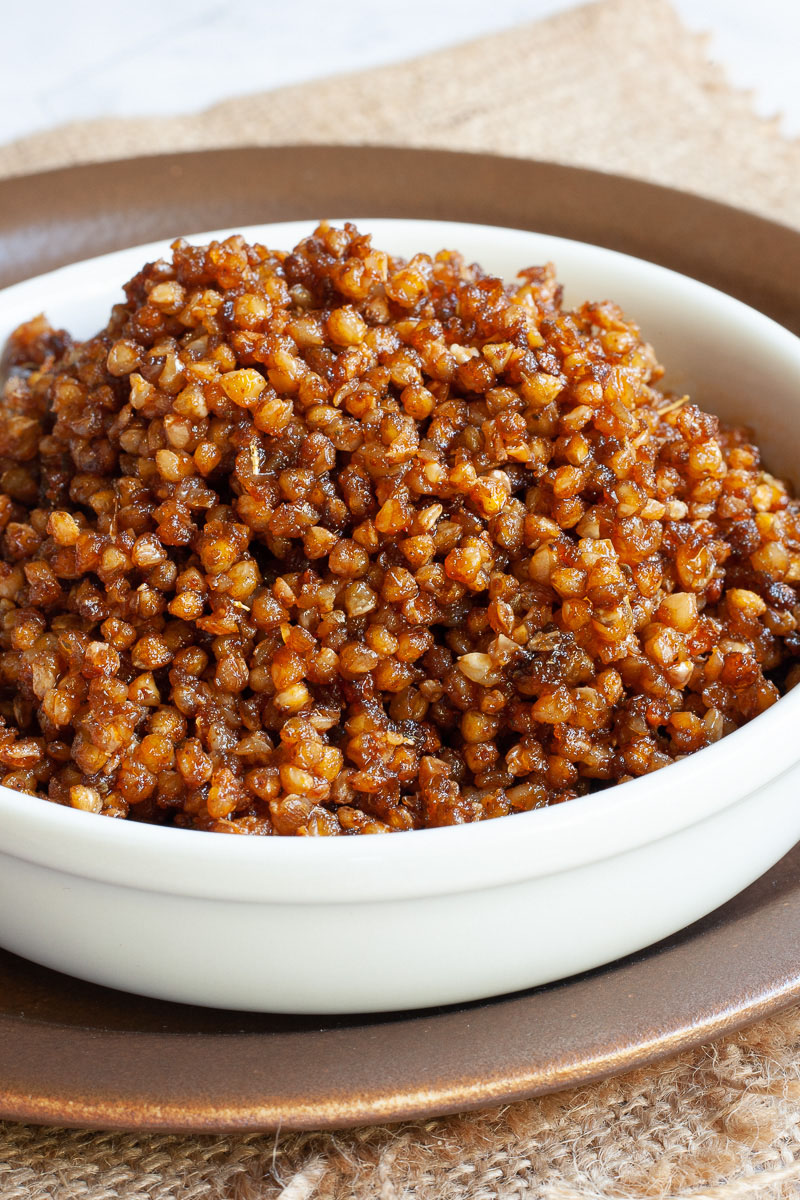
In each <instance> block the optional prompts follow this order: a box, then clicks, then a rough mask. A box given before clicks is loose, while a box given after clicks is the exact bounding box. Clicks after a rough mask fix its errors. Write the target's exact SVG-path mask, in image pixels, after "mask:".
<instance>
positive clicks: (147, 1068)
mask: <svg viewBox="0 0 800 1200" xmlns="http://www.w3.org/2000/svg"><path fill="white" fill-rule="evenodd" d="M346 213H354V214H356V215H370V216H376V217H378V216H381V217H391V216H402V217H427V218H441V219H446V220H455V221H478V222H484V223H487V224H492V225H507V226H511V227H515V228H521V229H537V230H540V231H543V232H547V233H555V234H560V235H562V236H565V237H576V238H580V239H582V240H585V241H591V242H596V243H598V244H600V245H604V246H610V247H612V248H614V249H617V250H624V251H627V252H628V253H632V254H637V255H639V256H640V257H642V258H647V259H650V260H652V261H654V262H659V263H662V264H664V265H666V266H669V267H672V268H674V269H676V270H679V271H683V272H684V273H685V274H688V275H693V276H694V277H696V278H698V279H702V280H704V281H705V282H707V283H711V284H714V285H715V286H716V287H720V288H722V289H723V290H725V291H728V292H730V293H732V294H733V295H735V296H738V297H740V298H741V299H743V300H745V301H747V302H748V303H750V304H753V305H754V306H756V307H757V308H760V309H762V310H763V311H764V312H766V313H768V314H769V315H770V316H773V317H775V318H776V319H777V320H779V321H782V322H783V323H784V324H786V325H788V326H789V327H790V328H794V329H795V330H800V305H798V303H797V285H796V280H797V278H798V277H799V276H800V233H797V232H793V231H792V230H790V229H787V228H784V227H782V226H779V225H774V224H771V223H770V222H768V221H764V220H761V219H759V218H757V217H754V216H752V215H749V214H747V213H743V212H739V211H737V210H735V209H731V208H726V207H725V206H723V205H719V204H714V203H712V202H711V201H707V200H702V199H699V198H697V197H693V196H688V195H685V194H682V193H679V192H674V191H670V190H669V189H666V188H659V187H654V186H652V185H648V184H643V183H637V182H634V181H632V180H627V179H620V178H617V177H614V176H610V175H602V174H599V173H597V172H592V171H584V170H578V169H573V168H568V167H558V166H554V165H552V164H547V163H532V162H524V161H521V160H514V159H502V158H494V157H491V156H489V155H475V156H473V155H467V154H445V153H440V152H432V151H431V152H429V151H414V150H385V149H364V148H359V149H337V148H330V147H317V148H309V147H303V148H297V147H288V148H280V149H272V150H260V149H251V150H224V151H210V152H207V153H199V154H181V155H175V156H171V157H164V158H146V159H137V160H135V161H127V162H119V163H109V164H102V165H97V166H88V167H76V168H71V169H68V170H64V171H55V172H50V173H47V174H42V175H35V176H27V177H25V178H21V179H13V180H7V181H5V182H2V183H0V285H5V284H8V283H12V282H14V281H15V280H18V279H22V278H25V277H27V276H30V275H34V274H38V273H39V272H41V271H46V270H49V269H51V268H52V267H55V266H59V265H61V264H63V263H66V262H72V261H75V260H78V259H81V258H86V257H88V256H90V255H94V254H101V253H104V252H106V251H108V250H116V249H120V248H122V247H124V246H130V245H135V244H137V243H139V242H146V241H150V240H152V239H154V238H160V237H168V236H171V235H173V234H174V235H177V234H179V233H186V234H188V233H192V232H198V231H201V230H204V229H213V228H222V227H225V226H236V225H245V224H252V223H256V222H260V221H279V220H289V219H295V218H296V219H302V218H304V217H308V218H309V220H313V219H314V218H317V217H321V216H326V215H342V214H346ZM27 315H28V314H27V313H20V317H21V318H23V317H25V316H27ZM799 867H800V847H799V848H797V849H796V850H795V851H793V852H792V853H791V854H790V855H788V856H787V857H786V858H784V859H783V860H782V862H780V863H779V864H778V865H777V866H776V867H774V868H773V870H772V871H770V872H769V873H768V874H767V875H765V876H763V877H762V878H761V879H760V880H759V881H758V882H757V883H755V884H754V885H753V886H752V887H751V888H748V890H747V891H746V892H743V893H742V894H741V895H740V896H738V897H737V898H736V899H735V900H733V901H731V903H730V904H727V905H725V906H724V907H723V908H721V909H718V910H717V911H716V912H715V913H712V914H711V915H710V916H708V917H706V918H705V919H704V920H703V921H700V922H698V923H697V924H695V925H693V926H691V927H690V928H689V929H687V930H684V931H683V932H682V933H680V934H678V935H676V936H675V937H673V938H670V939H668V940H667V941H665V942H662V943H660V944H659V945H658V946H655V947H653V948H651V949H650V950H648V951H645V952H644V953H642V954H638V955H634V956H633V957H631V958H629V959H625V960H624V961H622V962H619V963H615V964H612V965H611V966H609V967H605V968H603V969H601V970H598V971H593V972H591V973H589V974H587V975H583V976H579V977H576V978H573V979H569V980H567V981H565V982H563V983H560V984H553V985H551V986H549V987H545V988H538V989H534V990H532V991H527V992H520V993H517V994H515V995H513V996H504V997H500V998H499V999H496V1000H491V1001H486V1002H483V1003H479V1004H471V1005H465V1006H457V1007H452V1008H447V1009H437V1010H428V1011H425V1012H416V1013H404V1014H393V1015H385V1016H368V1017H333V1018H324V1017H300V1018H292V1017H280V1016H277V1017H276V1016H264V1015H255V1014H241V1013H228V1012H218V1011H214V1010H210V1009H199V1008H189V1007H184V1006H181V1005H175V1004H167V1003H161V1002H157V1001H152V1000H143V999H141V998H138V997H135V996H128V995H125V994H123V993H121V992H114V991H110V990H107V989H104V988H100V987H95V986H93V985H91V984H87V983H81V982H79V981H77V980H73V979H70V978H68V977H67V976H64V975H59V974H56V973H55V972H53V971H48V970H45V969H44V968H42V967H37V966H34V965H32V964H31V963H28V962H26V961H24V960H23V959H20V958H16V957H15V956H13V955H11V954H6V953H4V952H2V951H0V1116H5V1117H9V1118H16V1119H20V1120H33V1121H43V1122H50V1123H57V1124H62V1125H90V1126H102V1127H108V1128H123V1129H133V1128H137V1129H169V1130H234V1129H274V1128H278V1127H281V1128H284V1129H290V1128H294V1129H297V1128H300V1129H303V1128H324V1127H335V1126H342V1125H349V1124H359V1123H363V1122H370V1121H385V1120H397V1119H400V1118H405V1117H411V1116H421V1115H431V1114H438V1113H445V1112H452V1111H457V1110H460V1109H466V1108H470V1107H478V1106H480V1105H485V1104H490V1103H499V1102H502V1101H508V1100H513V1099H519V1098H521V1097H524V1096H532V1095H536V1094H537V1093H541V1092H546V1091H551V1090H554V1089H556V1088H560V1087H564V1086H567V1085H569V1084H575V1083H578V1082H581V1081H588V1080H592V1079H598V1078H601V1077H602V1076H604V1075H608V1074H611V1073H613V1072H615V1071H621V1070H624V1069H626V1068H630V1067H633V1066H637V1065H641V1064H643V1063H647V1062H652V1061H653V1060H655V1059H657V1058H659V1057H662V1056H664V1055H666V1054H670V1053H673V1052H674V1051H677V1050H679V1049H682V1048H685V1047H687V1046H691V1045H694V1044H697V1043H699V1042H702V1041H705V1040H708V1039H709V1038H712V1037H716V1036H719V1035H720V1034H723V1033H726V1032H728V1031H730V1030H733V1029H736V1028H738V1027H740V1026H742V1025H744V1024H746V1023H747V1022H748V1021H752V1020H754V1019H755V1018H757V1017H759V1016H763V1015H765V1014H767V1013H770V1012H774V1011H776V1010H777V1009H779V1008H781V1007H783V1006H786V1005H788V1004H790V1003H791V1002H792V1001H795V1000H800V882H798V868H799ZM211 969H213V967H212V968H211Z"/></svg>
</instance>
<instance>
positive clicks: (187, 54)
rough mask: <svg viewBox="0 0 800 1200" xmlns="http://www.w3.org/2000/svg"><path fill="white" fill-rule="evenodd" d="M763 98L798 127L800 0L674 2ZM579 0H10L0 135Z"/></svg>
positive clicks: (505, 21) (171, 106)
mask: <svg viewBox="0 0 800 1200" xmlns="http://www.w3.org/2000/svg"><path fill="white" fill-rule="evenodd" d="M641 2H642V4H647V3H649V0H641ZM672 3H673V5H674V6H675V8H676V9H677V10H678V12H679V13H680V15H681V17H682V18H683V20H684V22H685V24H686V25H687V26H688V27H689V28H691V29H694V30H699V31H705V32H707V33H708V34H709V35H710V40H709V52H710V55H711V57H712V58H713V59H714V60H715V61H716V62H718V63H719V64H721V65H722V66H723V68H724V69H725V71H726V73H727V75H728V78H729V80H730V81H731V82H732V83H733V84H734V85H736V86H738V87H742V88H748V89H752V90H753V92H754V106H755V107H756V109H757V111H759V112H760V113H762V114H763V115H765V116H780V117H781V122H782V128H783V130H784V132H786V133H788V134H790V135H792V136H800V0H672ZM573 6H574V0H488V2H487V0H403V3H402V4H395V3H393V2H392V0H338V2H333V0H133V2H132V3H128V4H125V5H124V6H123V5H121V4H116V3H114V0H71V2H70V0H67V2H65V0H27V2H26V0H5V2H3V0H0V10H2V11H3V18H4V19H3V39H2V45H1V46H0V142H4V141H9V140H11V139H12V138H16V137H20V136H24V135H25V134H27V133H33V132H34V131H37V130H41V129H47V128H48V127H51V126H53V125H57V124H61V123H62V122H64V121H70V120H75V119H81V118H89V117H95V116H144V115H153V114H159V113H163V114H172V113H182V112H192V111H196V110H198V109H201V108H205V107H206V106H207V105H209V104H213V103H214V102H215V101H217V100H222V99H226V98H228V97H230V96H236V95H241V94H243V93H247V92H254V91H261V90H265V89H267V88H273V87H278V86H280V85H281V84H287V83H299V82H301V81H303V80H306V79H313V78H316V77H319V76H322V75H331V74H336V73H339V72H344V71H350V70H356V69H358V68H361V67H370V66H377V65H379V64H381V63H387V62H392V61H398V60H400V59H404V58H411V57H414V56H415V55H418V54H422V53H424V52H425V51H426V50H433V49H437V48H439V47H442V46H447V45H452V44H454V43H456V42H459V41H465V40H467V39H470V38H474V37H479V36H480V35H481V34H483V33H488V32H492V31H494V30H500V29H506V28H509V27H510V26H513V25H515V24H518V23H519V22H523V21H530V20H534V19H536V18H537V17H542V16H546V15H548V14H549V13H553V12H557V11H559V10H561V9H565V8H570V7H573Z"/></svg>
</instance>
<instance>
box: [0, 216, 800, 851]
mask: <svg viewBox="0 0 800 1200" xmlns="http://www.w3.org/2000/svg"><path fill="white" fill-rule="evenodd" d="M661 373H662V372H661V368H660V367H659V366H658V364H657V361H656V358H655V356H654V353H653V351H652V349H651V347H650V346H649V345H648V344H647V343H646V342H644V341H643V340H642V337H641V335H640V332H639V329H638V328H637V326H636V325H634V324H633V323H632V322H631V321H630V320H628V319H627V318H626V317H625V316H623V314H622V313H621V312H620V310H619V309H618V308H617V307H616V306H615V305H614V304H612V303H610V302H602V303H587V304H584V305H582V306H581V307H579V308H577V309H575V310H572V311H565V310H563V308H562V306H561V290H560V288H559V286H558V284H557V283H556V279H555V275H554V271H553V268H552V267H550V266H547V267H543V268H538V267H537V268H531V269H528V270H526V271H523V272H522V273H521V275H520V277H519V278H518V280H517V281H516V283H515V284H514V285H512V286H507V285H506V284H504V283H503V282H501V281H500V280H499V279H496V278H494V277H493V276H491V275H486V274H485V273H484V272H483V271H482V270H481V269H480V268H479V267H477V266H468V265H467V264H466V263H465V262H464V260H463V259H462V258H461V257H460V256H459V255H458V254H456V253H452V252H442V253H441V254H438V255H437V256H436V257H435V258H430V257H429V256H427V255H425V254H419V255H416V256H415V257H414V258H413V259H412V260H411V261H410V262H403V261H400V260H398V259H394V258H392V257H391V256H390V255H388V254H386V253H384V252H382V251H380V250H377V249H375V248H374V247H373V246H372V244H371V242H370V239H369V238H368V237H365V236H362V235H361V234H359V233H358V231H357V230H356V229H355V228H354V227H353V226H351V225H348V226H346V227H345V228H344V229H334V228H331V227H330V226H329V225H327V224H322V225H320V226H319V228H318V229H317V230H316V231H315V232H314V234H313V235H312V236H311V237H309V238H308V239H307V240H306V241H304V242H302V243H301V244H300V245H299V246H297V247H296V249H295V250H293V251H292V252H291V253H283V252H278V251H274V250H268V249H266V248H265V247H264V246H260V245H253V246H251V245H248V244H247V243H246V242H245V241H244V239H243V238H241V237H232V238H229V239H228V240H226V241H225V242H222V243H219V242H214V243H212V244H211V245H210V246H191V245H189V244H188V243H186V242H185V241H177V242H175V243H174V245H173V247H172V258H171V260H169V261H166V260H164V261H159V262H155V263H151V264H149V265H148V266H146V267H145V268H144V269H143V270H142V271H141V272H140V273H139V274H138V275H137V276H136V277H135V278H134V279H132V280H131V282H130V283H129V284H128V285H127V287H126V288H125V302H124V303H122V304H119V305H117V306H116V307H115V308H114V309H113V311H112V313H111V318H110V320H109V323H108V325H107V327H106V328H105V329H104V330H103V331H102V332H100V333H99V334H98V335H97V336H96V337H93V338H90V339H89V340H88V341H86V342H72V341H71V339H70V338H69V336H68V335H67V334H65V333H63V332H56V331H54V330H52V329H51V328H50V327H49V326H48V324H47V322H46V321H45V320H44V318H42V317H37V318H35V319H34V320H33V321H30V322H29V323H28V324H26V325H22V326H21V327H20V328H19V329H18V330H17V331H16V333H15V334H14V336H13V337H12V339H11V341H10V343H9V346H8V348H7V352H6V376H7V377H6V382H5V386H4V393H3V400H2V405H1V406H0V492H1V493H2V494H0V531H1V532H0V715H1V716H2V722H3V724H2V728H0V764H1V765H2V768H3V775H2V782H3V783H5V784H6V785H7V786H9V787H12V788H15V789H17V790H19V791H23V792H30V793H32V794H34V795H38V796H46V797H49V799H51V800H53V801H55V802H56V803H59V804H64V805H71V806H73V807H74V808H78V809H83V810H84V811H88V812H92V813H99V812H102V813H106V814H108V815H110V816H116V817H131V818H132V819H135V820H140V821H155V822H161V823H166V824H173V825H177V826H184V827H187V826H191V827H195V828H199V829H211V830H218V831H228V832H233V833H254V834H304V835H320V834H341V833H372V832H379V831H388V830H404V829H419V828H423V827H427V826H435V825H449V824H456V823H460V822H466V821H477V820H482V819H485V818H489V817H497V816H502V815H506V814H508V813H513V812H519V811H522V810H526V809H532V808H537V807H540V806H542V805H546V804H553V803H558V802H560V801H563V800H568V799H570V798H571V797H574V796H576V795H580V794H583V793H585V792H587V791H591V790H596V789H598V788H601V787H605V786H607V785H608V784H611V783H614V782H617V781H620V780H625V779H629V778H631V777H632V776H637V775H643V774H645V773H646V772H649V771H653V770H656V769H657V768H660V767H663V766H665V765H667V764H668V763H671V762H673V761H675V760H676V759H679V758H682V757H683V756H684V755H686V754H689V753H691V752H693V751H696V750H699V749H701V748H702V747H704V746H707V745H708V744H709V743H711V742H714V741H716V740H718V739H719V738H720V737H722V736H723V735H724V734H725V733H727V732H729V731H730V730H733V729H735V728H736V727H737V726H739V725H741V724H743V723H744V722H746V721H748V720H750V719H751V718H753V717H755V716H757V715H758V714H759V713H760V712H762V711H763V710H764V709H766V708H767V707H769V706H770V705H771V704H773V703H774V702H775V700H776V699H777V698H778V696H779V694H780V690H782V689H785V688H786V687H789V686H792V684H793V683H794V682H795V681H796V678H797V676H798V667H797V666H793V665H792V664H793V661H794V660H795V659H796V658H797V657H798V655H800V634H798V619H799V618H800V604H799V603H798V592H797V588H798V583H800V509H799V508H798V504H797V502H796V501H795V500H793V499H791V498H790V495H789V492H788V490H787V487H786V485H784V484H783V483H781V482H780V481H779V480H776V479H774V478H773V477H772V476H771V475H769V474H768V473H767V472H766V471H764V469H763V468H762V466H761V464H760V460H759V453H758V450H757V448H756V447H755V446H754V445H753V444H752V441H751V440H750V436H749V435H748V433H746V432H745V431H744V430H741V429H728V428H724V427H722V426H720V423H719V422H718V420H717V419H716V418H715V417H713V416H711V415H709V414H708V413H705V412H702V411H701V410H700V409H699V408H697V407H696V406H695V405H693V404H692V403H690V402H689V400H688V398H687V397H673V396H668V395H665V394H664V393H663V392H661V391H659V390H658V388H657V386H656V385H657V383H658V380H659V378H660V376H661Z"/></svg>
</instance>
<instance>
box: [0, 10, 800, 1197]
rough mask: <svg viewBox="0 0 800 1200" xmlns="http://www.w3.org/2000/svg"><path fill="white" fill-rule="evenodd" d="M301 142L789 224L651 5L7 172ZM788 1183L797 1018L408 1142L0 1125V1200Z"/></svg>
mask: <svg viewBox="0 0 800 1200" xmlns="http://www.w3.org/2000/svg"><path fill="white" fill-rule="evenodd" d="M297 142H358V143H393V144H404V145H416V146H428V147H446V148H448V149H465V150H483V151H485V150H488V151H496V152H497V153H503V154H512V155H521V156H530V157H538V158H547V159H552V160H556V161H561V162H568V163H574V164H580V165H585V166H592V167H599V168H601V169H604V170H612V171H619V172H622V173H625V174H629V175H635V176H638V177H639V178H645V179H650V180H653V181H655V182H660V183H667V184H672V185H673V186H676V187H681V188H684V189H686V190H689V191H695V192H700V193H703V194H705V195H708V196H711V197H714V198H716V199H721V200H725V201H728V202H734V203H737V204H739V205H741V206H743V207H747V208H750V209H752V210H754V211H757V212H760V213H762V214H764V215H766V216H771V217H774V218H777V219H780V220H784V221H786V222H788V223H791V224H794V225H797V226H800V187H798V182H800V142H796V141H794V142H792V141H788V140H786V139H784V138H783V137H781V135H780V133H779V130H778V127H777V124H776V123H775V122H767V121H763V120H761V119H760V118H758V117H756V116H755V115H754V114H753V112H752V110H751V106H750V100H749V98H748V97H747V96H745V95H743V94H741V93H737V92H735V91H732V90H731V89H730V88H729V87H728V86H727V84H726V82H725V80H724V78H723V76H722V75H721V73H720V72H719V70H718V69H716V68H715V67H713V66H712V65H711V64H710V63H709V62H708V61H707V57H706V52H705V45H704V43H703V41H702V39H700V38H697V37H695V36H690V35H688V34H687V33H686V31H685V30H684V29H683V28H682V27H681V25H680V24H679V22H678V21H677V19H676V17H675V15H674V13H673V12H672V10H671V9H670V8H669V7H668V5H667V4H666V3H664V2H663V0H601V2H600V3H598V4H596V5H593V6H590V7H588V8H585V9H580V10H573V11H569V12H567V13H564V14H561V15H559V16H557V17H554V18H551V19H549V20H547V21H543V22H539V23H537V24H535V25H531V26H528V27H524V28H520V29H515V30H513V31H511V32H509V33H503V34H499V35H496V36H492V37H487V38H484V39H482V40H481V41H479V42H475V43H473V44H470V45H466V46H460V47H456V48H455V49H452V50H447V51H443V52H439V53H436V54H433V55H429V56H427V57H426V58H424V59H419V60H417V61H415V62H412V63H406V64H401V65H399V66H394V67H388V68H382V69H380V70H374V71H368V72H363V73H361V74H359V75H354V76H348V77H344V78H332V79H330V80H325V81H322V82H316V83H312V84H309V85H304V86H302V87H292V88H284V89H282V90H280V91H278V92H273V93H270V94H262V95H255V96H247V97H245V98H242V99H237V100H232V101H229V102H227V103H225V104H221V105H218V106H216V107H215V108H213V109H210V110H209V111H207V112H205V113H202V114H199V115H194V116H187V117H174V118H168V119H162V118H159V119H152V120H135V121H124V120H100V121H93V122H89V123H85V124H80V125H77V124H75V125H70V126H65V127H64V128H62V129H60V130H57V131H53V132H47V133H43V134H38V135H36V136H35V137H31V138H28V139H26V140H24V141H19V142H15V143H13V144H11V145H7V146H4V147H0V175H11V174H19V173H23V172H27V171H34V170H41V169H45V168H47V167H53V166H60V165H67V164H70V163H74V162H86V161H97V160H101V159H107V158H115V157H116V158H119V157H125V156H128V155H133V154H142V153H154V152H158V151H166V150H170V149H176V150H177V149H181V150H183V149H193V148H199V147H208V146H230V145H243V144H264V145H267V144H280V143H284V144H286V143H297ZM234 184H235V181H232V185H234ZM798 1180H800V1011H798V1010H792V1011H790V1012H789V1013H786V1014H783V1015H781V1016H778V1017H776V1018H773V1019H771V1020H766V1021H762V1022H760V1023H759V1024H758V1025H756V1026H754V1027H752V1028H751V1029H750V1030H747V1031H745V1032H743V1033H740V1034H737V1035H735V1036H733V1037H730V1038H727V1039H725V1040H723V1041H720V1042H718V1043H716V1044H715V1045H712V1046H710V1047H705V1048H702V1049H698V1050H695V1051H691V1052H687V1053H684V1054H682V1055H680V1056H679V1057H677V1058H673V1059H671V1060H670V1061H668V1062H667V1063H665V1064H661V1065H658V1066H656V1067H652V1068H648V1069H646V1070H639V1071H635V1072H632V1073H629V1074H627V1075H624V1076H621V1077H619V1078H617V1079H613V1080H609V1081H606V1082H604V1083H600V1084H596V1085H594V1086H591V1087H582V1088H580V1089H575V1090H572V1091H567V1092H563V1093H561V1094H559V1095H557V1096H550V1097H544V1098H542V1099H538V1100H531V1101H527V1102H524V1103H517V1104H514V1105H511V1106H508V1107H505V1108H501V1109H497V1108H495V1109H491V1110H488V1111H484V1112H481V1113H477V1114H468V1115H464V1116H460V1117H450V1118H442V1119H441V1120H436V1121H429V1122H425V1123H419V1124H405V1125H399V1126H394V1127H388V1126H383V1127H378V1128H372V1129H358V1130H355V1131H349V1132H342V1133H335V1134H331V1133H326V1134H321V1133H318V1134H289V1135H282V1136H279V1137H275V1136H273V1135H240V1136H224V1137H205V1136H204V1137H191V1136H167V1135H161V1134H158V1135H156V1134H153V1135H149V1134H119V1133H96V1132H74V1131H68V1130H53V1129H40V1128H35V1127H30V1126H21V1125H14V1124H6V1125H4V1126H0V1200H351V1198H352V1200H373V1198H375V1200H523V1198H525V1200H626V1198H629V1197H631V1198H632V1197H659V1198H663V1200H667V1198H674V1197H689V1196H691V1197H693V1198H694V1200H703V1198H706V1200H711V1198H712V1197H713V1198H714V1200H717V1198H718V1200H733V1198H734V1197H744V1196H746V1197H754V1196H758V1197H759V1198H761V1197H763V1198H765V1200H766V1198H768V1197H769V1198H773V1197H774V1198H776V1200H777V1198H781V1200H788V1198H789V1197H795V1198H796V1197H798V1196H800V1184H798V1182H797V1181H798Z"/></svg>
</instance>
